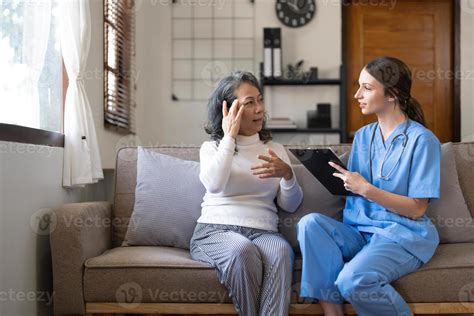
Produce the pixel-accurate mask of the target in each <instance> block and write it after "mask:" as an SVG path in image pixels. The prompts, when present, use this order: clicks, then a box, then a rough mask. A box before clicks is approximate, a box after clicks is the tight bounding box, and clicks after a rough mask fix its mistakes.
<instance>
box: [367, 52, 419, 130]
mask: <svg viewBox="0 0 474 316" xmlns="http://www.w3.org/2000/svg"><path fill="white" fill-rule="evenodd" d="M365 70H366V71H367V72H368V73H369V74H370V75H371V76H372V77H374V78H375V79H377V80H378V81H379V82H380V83H381V84H382V85H383V86H384V88H385V94H386V95H391V96H393V97H394V98H395V99H397V101H398V104H399V106H400V109H401V110H402V111H403V112H404V113H405V114H406V115H407V116H408V117H409V118H410V119H412V120H414V121H417V122H418V123H420V124H422V125H423V126H425V115H424V114H423V109H422V108H421V105H420V103H419V102H418V101H417V100H416V99H415V98H414V97H412V96H411V94H410V91H411V83H412V79H411V71H410V69H409V68H408V66H407V65H406V64H405V63H404V62H403V61H401V60H400V59H397V58H394V57H379V58H376V59H374V60H372V61H370V62H369V63H368V64H367V65H366V66H365Z"/></svg>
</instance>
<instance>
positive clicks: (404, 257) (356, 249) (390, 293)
mask: <svg viewBox="0 0 474 316" xmlns="http://www.w3.org/2000/svg"><path fill="white" fill-rule="evenodd" d="M411 83H412V79H411V72H410V70H409V69H408V67H407V66H406V65H405V64H404V63H403V62H402V61H401V60H399V59H396V58H392V57H380V58H377V59H375V60H373V61H371V62H369V63H368V64H367V65H366V66H365V67H364V68H363V69H362V71H361V73H360V76H359V89H358V90H357V93H356V94H355V96H354V97H355V98H356V99H357V100H358V101H359V105H360V108H361V111H362V113H363V114H364V115H369V114H375V115H376V116H377V122H375V123H372V124H369V125H366V126H364V127H362V128H361V129H359V130H358V131H357V132H356V134H355V137H354V142H353V146H352V151H351V155H350V158H349V162H348V170H344V169H343V168H341V167H339V166H337V165H334V164H331V163H330V164H331V166H333V167H334V168H336V169H337V170H338V172H335V173H334V176H335V177H338V178H340V179H341V181H343V182H344V186H345V187H346V189H347V190H348V191H351V192H352V193H354V195H352V196H348V197H347V199H346V205H345V208H344V212H343V222H342V223H341V222H339V221H336V220H334V219H332V218H329V217H327V216H324V215H322V214H318V213H312V214H309V215H306V216H305V217H303V218H302V219H301V221H300V222H299V223H298V241H299V243H300V247H301V252H302V255H303V267H302V279H301V284H302V285H301V293H300V295H301V296H302V297H309V298H316V299H318V300H319V302H320V304H321V306H322V308H323V310H324V313H325V315H343V308H342V303H343V302H344V301H348V302H350V303H351V304H352V306H353V308H354V309H355V310H356V312H357V314H358V315H362V316H363V315H384V316H389V315H412V314H411V311H410V308H409V306H408V304H407V303H406V302H405V300H404V299H403V298H402V297H401V296H400V294H399V293H398V292H397V291H396V290H395V289H394V288H393V287H392V286H391V285H390V283H391V282H392V281H394V280H397V279H398V278H400V277H402V276H403V275H405V274H408V273H411V272H413V271H415V270H417V269H418V268H420V267H421V266H422V265H423V264H425V263H426V262H428V261H429V260H430V258H431V257H432V256H433V253H434V252H435V250H436V247H437V246H438V243H439V238H438V233H437V231H436V228H435V227H434V226H433V225H432V224H431V221H430V220H429V218H428V217H427V216H426V215H425V211H426V209H427V207H428V203H429V202H430V201H431V200H433V199H437V198H439V190H440V160H441V147H440V143H439V141H438V139H437V138H436V136H435V135H434V134H433V133H432V132H431V131H429V130H428V129H427V128H425V127H424V125H425V121H424V116H423V112H422V109H421V107H420V104H419V103H418V102H417V101H416V100H415V99H414V98H413V97H412V96H411V91H410V90H411Z"/></svg>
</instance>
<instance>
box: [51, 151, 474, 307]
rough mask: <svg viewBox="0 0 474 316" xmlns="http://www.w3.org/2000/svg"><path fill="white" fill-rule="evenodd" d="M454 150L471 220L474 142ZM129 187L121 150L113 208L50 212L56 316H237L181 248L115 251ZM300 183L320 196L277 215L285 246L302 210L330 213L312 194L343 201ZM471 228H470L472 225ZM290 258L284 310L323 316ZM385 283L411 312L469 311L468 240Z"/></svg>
mask: <svg viewBox="0 0 474 316" xmlns="http://www.w3.org/2000/svg"><path fill="white" fill-rule="evenodd" d="M286 147H287V149H288V148H298V146H286ZM310 147H313V148H317V147H319V146H310ZM330 147H331V148H332V149H333V150H334V151H335V152H336V153H337V154H338V155H343V154H344V153H348V152H350V148H351V146H350V145H348V144H341V145H334V146H330ZM452 147H453V150H454V158H455V166H456V169H457V171H458V179H459V184H460V187H461V190H462V194H463V196H464V199H465V203H466V204H467V206H468V208H469V212H470V218H471V220H472V217H473V215H474V143H454V144H453V145H452ZM305 148H307V146H306V147H305ZM148 149H149V150H153V151H156V152H159V153H162V154H166V155H170V156H173V157H177V158H181V159H185V160H192V161H198V160H199V147H195V146H189V147H186V146H185V147H170V146H159V147H152V148H148ZM290 158H291V162H292V166H293V168H294V169H295V170H297V169H298V170H300V171H301V170H303V169H304V167H302V165H301V164H300V162H299V161H298V160H297V159H296V158H294V157H290ZM298 180H299V181H300V179H298ZM136 181H137V148H136V147H127V148H121V149H120V150H119V151H118V153H117V160H116V169H115V192H114V202H113V205H112V204H111V203H109V202H105V201H101V202H87V203H73V204H66V205H63V206H62V207H61V208H59V209H58V210H56V211H55V218H56V223H55V225H54V229H53V230H52V231H51V233H50V242H51V251H52V263H53V286H54V312H55V315H63V314H86V313H92V314H94V313H101V314H113V313H131V314H146V313H150V314H153V313H157V314H214V315H215V314H235V310H234V308H233V305H232V301H231V299H230V298H229V296H228V293H227V290H226V288H225V287H224V286H223V285H221V284H220V283H219V281H218V278H217V274H216V271H215V270H214V269H213V268H211V267H209V266H208V265H207V264H204V263H201V262H197V261H194V260H192V259H191V257H190V255H189V250H186V249H179V248H174V247H163V246H131V247H123V246H122V243H123V240H124V238H125V234H126V232H127V227H128V224H129V220H130V216H131V214H132V211H133V208H134V202H135V187H136ZM176 181H180V179H176ZM305 181H306V180H305ZM305 181H303V182H304V183H302V181H300V184H301V183H302V186H307V188H306V189H308V190H310V191H308V192H312V191H313V190H319V191H320V192H314V194H313V193H307V192H306V193H305V200H306V201H303V204H304V207H300V209H302V208H304V210H303V211H300V209H299V210H298V211H297V212H296V213H294V214H287V213H283V212H280V214H281V222H283V223H284V225H283V226H282V227H283V229H282V230H281V232H282V234H283V235H285V237H287V238H288V239H291V240H293V242H294V240H295V227H296V223H297V222H298V219H299V218H301V217H302V216H303V215H304V214H302V213H301V212H306V213H308V212H311V211H320V212H323V213H324V211H325V210H324V208H327V207H328V206H324V203H319V202H318V200H314V198H315V197H317V198H318V199H319V201H323V202H324V201H333V202H330V203H333V204H334V205H332V207H333V208H334V207H336V206H337V207H339V206H340V205H343V200H342V201H338V200H337V199H342V198H337V197H336V198H335V197H334V196H331V195H330V193H329V192H327V191H325V189H324V188H323V187H322V186H320V185H319V186H318V183H317V180H316V179H313V180H308V181H315V183H312V184H311V183H309V184H308V182H307V181H306V182H305ZM321 197H323V198H321ZM177 198H178V197H177ZM312 199H313V200H312ZM331 199H332V200H331ZM328 203H329V202H328ZM341 203H342V204H341ZM326 204H327V203H326ZM330 215H331V216H333V215H334V216H335V217H337V216H340V213H339V214H330ZM471 225H473V226H474V224H473V223H472V221H471ZM295 253H296V258H295V263H294V271H293V287H292V303H291V306H290V314H292V315H308V314H312V315H315V314H316V315H317V314H322V309H321V307H320V306H319V304H317V302H313V301H312V300H309V299H303V298H300V297H299V296H298V289H299V285H300V284H299V280H300V274H301V257H300V256H299V255H298V248H297V247H295ZM392 285H393V286H394V287H395V288H396V289H397V290H398V291H399V292H400V293H401V295H402V296H403V297H404V298H405V299H406V300H407V302H408V303H409V304H410V306H411V307H412V310H413V311H414V313H415V314H463V313H474V243H472V242H462V243H460V242H456V243H443V244H441V245H440V246H439V247H438V249H437V251H436V253H435V255H434V257H433V258H432V259H431V261H429V262H428V263H427V264H426V265H424V266H423V267H422V268H421V269H419V270H418V271H416V272H414V273H411V274H409V275H406V276H404V277H402V278H401V279H399V280H397V281H395V282H394V283H393V284H392ZM344 308H345V311H346V313H347V314H355V312H354V310H353V309H352V308H351V306H350V304H346V305H345V306H344Z"/></svg>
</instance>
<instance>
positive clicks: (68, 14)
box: [58, 0, 104, 187]
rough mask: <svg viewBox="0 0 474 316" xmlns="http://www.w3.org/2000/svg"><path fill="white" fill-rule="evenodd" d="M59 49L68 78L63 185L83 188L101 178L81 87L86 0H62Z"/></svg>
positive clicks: (88, 21)
mask: <svg viewBox="0 0 474 316" xmlns="http://www.w3.org/2000/svg"><path fill="white" fill-rule="evenodd" d="M58 3H59V15H60V17H61V20H60V21H61V22H60V30H61V50H62V54H63V58H64V64H65V66H66V71H67V74H68V77H69V86H68V88H67V93H66V103H65V109H64V135H65V137H64V165H63V186H64V187H77V186H79V187H83V186H84V185H85V184H90V183H96V182H98V181H99V180H101V179H103V178H104V175H103V173H102V165H101V161H100V153H99V145H98V143H97V135H96V132H95V126H94V120H93V117H92V112H91V108H90V104H89V100H88V98H87V94H86V91H85V88H84V79H83V77H84V70H85V66H86V62H87V56H88V54H89V46H90V40H91V16H90V7H89V0H61V1H58Z"/></svg>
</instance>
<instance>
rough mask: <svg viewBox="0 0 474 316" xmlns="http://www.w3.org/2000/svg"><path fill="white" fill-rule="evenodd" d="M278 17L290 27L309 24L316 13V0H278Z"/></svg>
mask: <svg viewBox="0 0 474 316" xmlns="http://www.w3.org/2000/svg"><path fill="white" fill-rule="evenodd" d="M275 8H276V14H277V17H278V19H279V20H280V21H281V22H282V23H283V24H285V25H286V26H289V27H301V26H304V25H306V24H308V22H309V21H311V20H312V19H313V17H314V14H315V13H316V1H315V0H277V2H276V6H275Z"/></svg>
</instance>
